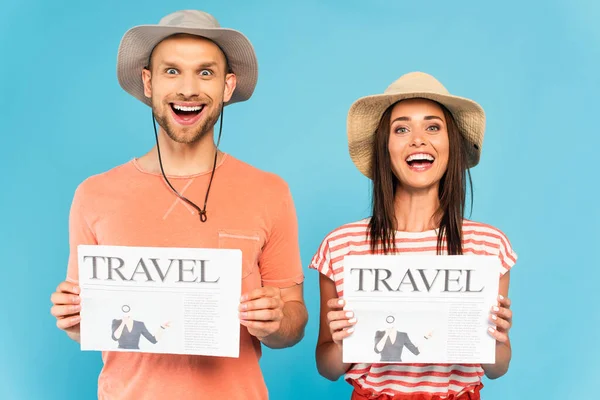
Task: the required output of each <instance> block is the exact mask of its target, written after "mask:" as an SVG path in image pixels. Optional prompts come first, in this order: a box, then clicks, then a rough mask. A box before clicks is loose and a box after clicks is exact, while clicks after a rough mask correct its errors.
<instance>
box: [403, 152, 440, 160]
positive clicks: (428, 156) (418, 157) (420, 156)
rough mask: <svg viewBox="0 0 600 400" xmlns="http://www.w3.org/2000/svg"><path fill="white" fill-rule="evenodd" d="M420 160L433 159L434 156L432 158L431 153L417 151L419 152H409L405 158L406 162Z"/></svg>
mask: <svg viewBox="0 0 600 400" xmlns="http://www.w3.org/2000/svg"><path fill="white" fill-rule="evenodd" d="M422 160H427V161H433V160H434V158H433V156H432V155H431V154H427V153H419V154H411V155H410V156H408V158H407V159H406V161H407V162H410V161H422Z"/></svg>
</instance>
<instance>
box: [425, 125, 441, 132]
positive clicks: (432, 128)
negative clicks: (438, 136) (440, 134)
mask: <svg viewBox="0 0 600 400" xmlns="http://www.w3.org/2000/svg"><path fill="white" fill-rule="evenodd" d="M427 130H428V131H432V132H437V131H439V130H440V126H439V125H431V126H428V127H427Z"/></svg>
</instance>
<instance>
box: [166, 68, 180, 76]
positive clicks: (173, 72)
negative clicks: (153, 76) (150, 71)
mask: <svg viewBox="0 0 600 400" xmlns="http://www.w3.org/2000/svg"><path fill="white" fill-rule="evenodd" d="M165 72H166V73H167V75H175V74H177V73H178V71H177V70H176V69H175V68H167V69H166V70H165Z"/></svg>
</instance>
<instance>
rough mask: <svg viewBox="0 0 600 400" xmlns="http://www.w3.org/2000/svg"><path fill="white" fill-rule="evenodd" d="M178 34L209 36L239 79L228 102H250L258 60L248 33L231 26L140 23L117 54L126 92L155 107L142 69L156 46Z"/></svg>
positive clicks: (123, 40) (129, 31)
mask: <svg viewBox="0 0 600 400" xmlns="http://www.w3.org/2000/svg"><path fill="white" fill-rule="evenodd" d="M177 33H186V34H190V35H196V36H201V37H205V38H207V39H210V40H212V41H213V42H215V43H216V44H217V45H218V46H219V47H220V48H221V50H223V52H224V53H225V55H226V57H227V60H228V62H229V66H230V68H231V70H232V71H233V72H234V73H235V75H236V81H237V83H236V88H235V90H234V92H233V95H232V96H231V99H230V100H229V101H228V102H227V103H225V105H229V104H233V103H236V102H240V101H246V100H248V99H249V98H250V97H251V96H252V93H253V92H254V88H255V87H256V82H257V80H258V62H257V59H256V54H255V52H254V48H253V46H252V44H251V43H250V41H249V40H248V38H246V36H244V35H243V34H242V33H240V32H238V31H236V30H233V29H228V28H181V27H172V26H161V25H140V26H136V27H134V28H131V29H130V30H128V31H127V32H126V33H125V35H124V36H123V39H122V40H121V44H120V45H119V52H118V56H117V78H118V80H119V84H120V85H121V87H122V88H123V89H124V90H125V91H126V92H128V93H129V94H131V95H132V96H133V97H135V98H137V99H139V100H140V101H142V102H143V103H145V104H146V105H148V106H150V107H152V102H151V100H150V99H149V98H147V97H146V96H145V95H144V85H143V82H142V70H143V68H144V67H145V66H146V64H147V63H148V58H149V57H150V53H151V52H152V50H153V49H154V47H155V46H156V45H157V44H158V43H160V42H161V41H162V40H164V39H165V38H167V37H169V36H171V35H174V34H177Z"/></svg>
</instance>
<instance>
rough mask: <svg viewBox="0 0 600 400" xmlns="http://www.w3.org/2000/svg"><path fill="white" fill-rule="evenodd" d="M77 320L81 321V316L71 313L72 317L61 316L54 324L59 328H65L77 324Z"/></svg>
mask: <svg viewBox="0 0 600 400" xmlns="http://www.w3.org/2000/svg"><path fill="white" fill-rule="evenodd" d="M79 322H81V316H80V315H73V316H72V317H67V318H61V319H58V320H56V326H58V327H59V328H60V329H63V330H65V329H69V328H72V327H74V326H75V325H77V324H79Z"/></svg>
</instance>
